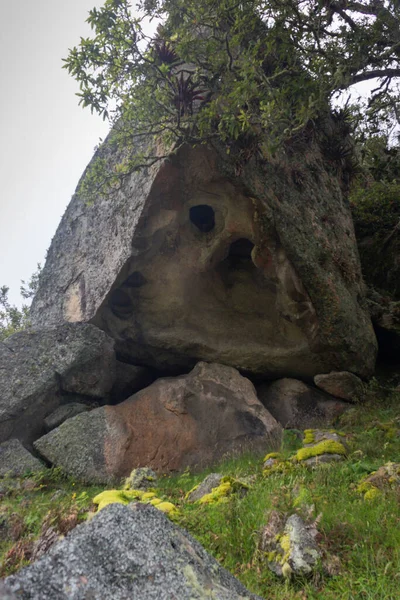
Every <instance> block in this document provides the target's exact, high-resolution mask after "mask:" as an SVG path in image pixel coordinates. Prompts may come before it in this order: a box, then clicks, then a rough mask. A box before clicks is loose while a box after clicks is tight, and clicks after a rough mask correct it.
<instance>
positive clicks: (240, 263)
mask: <svg viewBox="0 0 400 600" xmlns="http://www.w3.org/2000/svg"><path fill="white" fill-rule="evenodd" d="M253 248H254V244H253V242H251V241H250V240H248V239H247V238H240V239H239V240H236V242H232V244H231V245H230V248H229V254H228V256H227V259H226V260H227V261H228V263H229V266H230V267H231V268H232V269H240V268H248V267H249V266H250V265H251V266H253V261H252V258H251V253H252V251H253Z"/></svg>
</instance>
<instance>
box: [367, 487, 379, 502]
mask: <svg viewBox="0 0 400 600" xmlns="http://www.w3.org/2000/svg"><path fill="white" fill-rule="evenodd" d="M381 496H382V492H381V490H379V489H378V488H377V487H374V486H372V487H371V488H370V489H369V490H368V491H367V492H365V494H364V500H368V501H369V502H371V501H372V500H376V499H377V498H380V497H381Z"/></svg>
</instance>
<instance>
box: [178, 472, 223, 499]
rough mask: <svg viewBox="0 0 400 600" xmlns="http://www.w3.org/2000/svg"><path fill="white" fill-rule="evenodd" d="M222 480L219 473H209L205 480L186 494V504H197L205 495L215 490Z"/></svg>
mask: <svg viewBox="0 0 400 600" xmlns="http://www.w3.org/2000/svg"><path fill="white" fill-rule="evenodd" d="M222 479H223V475H221V473H210V474H209V475H207V477H206V478H205V479H203V481H202V482H201V483H200V484H199V485H196V487H195V488H194V489H193V490H190V492H189V493H188V494H187V497H186V500H187V501H188V502H197V501H198V500H200V499H201V498H203V496H205V495H206V494H210V493H211V492H212V491H213V489H215V488H217V487H218V486H219V484H220V483H221V481H222Z"/></svg>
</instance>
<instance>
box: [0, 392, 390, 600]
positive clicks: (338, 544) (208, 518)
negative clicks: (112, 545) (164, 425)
mask: <svg viewBox="0 0 400 600" xmlns="http://www.w3.org/2000/svg"><path fill="white" fill-rule="evenodd" d="M399 401H400V393H397V392H390V391H385V389H383V388H381V387H380V386H379V384H377V382H374V383H373V385H372V386H371V389H370V390H369V400H368V402H367V403H366V404H364V405H355V406H354V407H353V408H351V409H350V410H349V411H348V412H346V413H345V414H344V415H343V416H342V418H341V420H340V423H338V425H339V426H340V431H341V433H342V434H344V436H343V439H345V440H346V444H347V445H348V447H349V451H348V454H347V458H346V460H345V461H343V462H341V463H333V464H328V465H320V466H319V467H318V468H316V469H308V468H306V467H305V466H303V465H302V464H301V463H299V462H297V461H292V460H289V459H290V457H292V456H293V455H294V454H295V453H296V451H297V449H298V448H299V445H300V442H299V435H298V432H296V431H286V432H285V436H284V442H283V446H282V449H281V454H280V455H279V457H277V458H278V459H281V460H282V461H284V460H285V459H286V463H285V464H286V465H290V468H289V466H287V468H286V469H284V470H282V471H281V472H279V471H276V472H272V473H270V474H269V475H268V477H266V476H265V475H264V474H263V458H265V457H263V456H254V455H247V456H242V457H240V458H231V459H229V460H226V461H224V462H223V463H222V464H221V465H219V466H217V467H215V468H214V469H213V471H218V472H220V473H221V474H223V475H225V476H226V477H230V478H232V480H238V481H241V480H242V481H244V482H245V483H246V484H247V485H248V486H249V488H248V491H247V493H246V494H244V495H243V494H239V493H237V494H236V493H233V494H231V495H230V496H229V497H227V498H225V500H224V502H214V503H200V502H196V503H190V502H188V501H187V500H186V496H187V493H188V492H189V491H190V490H191V489H192V488H193V487H194V486H196V485H197V484H199V483H200V482H201V481H202V480H203V479H204V477H205V476H206V475H207V474H208V473H209V472H211V470H210V469H209V470H208V471H207V472H203V473H197V474H192V473H190V472H189V471H186V472H184V473H182V474H180V475H176V476H164V477H161V478H160V479H159V480H158V481H157V483H156V488H155V489H154V491H155V492H156V494H157V497H158V498H160V499H163V500H164V501H168V502H172V503H173V504H174V505H176V506H177V508H178V509H179V512H178V513H175V514H174V516H173V519H174V520H175V521H176V522H177V523H178V524H179V525H180V526H183V527H185V528H186V529H188V530H189V531H190V533H192V535H194V537H196V538H197V539H198V540H199V541H200V542H201V543H202V544H203V545H204V547H205V548H206V549H207V550H208V551H209V552H211V554H213V555H214V556H215V557H216V558H217V559H218V560H219V561H220V562H221V563H222V564H223V565H224V566H225V567H226V568H227V569H229V570H230V571H231V572H232V573H234V574H235V575H236V576H237V577H238V578H239V579H240V580H241V581H242V582H243V583H244V584H245V585H246V586H247V587H248V588H249V589H250V590H252V591H254V592H256V593H258V594H259V595H260V596H261V597H264V598H268V600H283V599H284V600H291V599H293V600H294V599H295V598H297V599H299V598H300V599H307V600H311V599H314V598H315V599H317V598H318V599H323V600H336V599H337V598H341V599H348V600H352V599H354V600H355V599H359V598H368V599H376V600H378V599H379V600H381V599H382V598H385V599H388V600H390V599H393V600H394V599H395V598H396V597H397V593H398V586H399V578H400V572H399V569H398V565H399V564H400V527H399V525H400V516H399V502H400V490H399V488H398V486H392V487H387V488H385V489H383V490H380V492H379V494H376V495H375V497H374V498H365V494H362V493H360V491H359V486H360V483H362V481H363V480H364V479H365V477H366V476H367V475H368V474H370V473H371V472H373V471H376V470H377V469H378V468H379V467H380V466H382V465H384V464H386V463H388V462H389V461H392V462H400V409H399V406H400V404H399ZM101 491H103V490H102V488H100V487H99V486H90V487H88V486H85V485H82V484H80V483H78V482H76V481H73V480H72V479H70V478H65V477H63V475H62V473H61V472H60V471H59V470H52V471H49V472H48V473H47V474H45V475H41V476H37V477H35V478H29V479H25V480H22V483H21V485H20V487H19V488H16V489H14V491H10V492H9V493H7V494H6V495H5V496H4V497H3V499H2V509H1V524H0V529H1V532H2V535H1V542H0V548H1V552H2V554H3V564H2V574H3V575H5V574H8V573H11V572H13V571H15V570H16V569H17V568H19V567H20V566H22V565H24V564H26V563H27V562H28V561H29V560H30V558H31V557H32V553H33V552H34V549H35V548H37V547H41V545H43V539H46V532H48V530H49V527H52V528H54V530H55V531H56V532H57V535H59V534H66V533H67V532H68V530H70V529H71V528H72V527H73V526H75V525H76V524H77V523H80V522H82V521H84V520H85V519H86V518H87V516H88V514H89V513H91V512H94V511H95V510H96V507H95V506H94V505H93V503H92V500H93V498H94V497H95V496H96V495H97V494H98V493H99V492H101ZM272 509H273V510H275V511H278V512H279V513H281V514H292V513H294V512H299V513H300V514H301V515H302V516H303V517H306V518H309V519H313V520H315V519H316V518H317V517H318V515H320V516H319V517H318V530H319V532H320V535H319V544H320V546H321V548H322V550H323V553H324V556H325V557H326V561H325V566H324V568H322V566H321V568H320V569H319V570H318V571H317V573H316V574H315V575H314V576H313V577H312V578H311V579H309V580H291V581H288V582H286V583H285V582H283V581H282V579H280V578H279V577H277V576H276V575H274V574H273V573H272V572H271V571H270V570H269V568H268V566H267V561H266V557H265V556H263V554H262V552H260V550H259V549H258V539H259V532H260V529H261V527H263V526H264V525H265V524H266V520H267V518H268V514H269V511H271V510H272ZM50 537H51V536H50ZM38 539H39V540H42V541H41V542H38V543H36V545H35V544H34V541H35V540H38Z"/></svg>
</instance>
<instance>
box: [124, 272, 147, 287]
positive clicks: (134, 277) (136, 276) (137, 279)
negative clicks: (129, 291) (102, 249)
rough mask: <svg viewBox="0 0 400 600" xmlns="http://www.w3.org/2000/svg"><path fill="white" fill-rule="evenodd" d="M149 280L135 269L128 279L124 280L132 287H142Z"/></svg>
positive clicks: (125, 283)
mask: <svg viewBox="0 0 400 600" xmlns="http://www.w3.org/2000/svg"><path fill="white" fill-rule="evenodd" d="M146 282H147V280H146V278H145V277H144V276H143V275H142V273H140V271H135V272H134V273H131V275H129V277H128V278H127V279H125V281H124V285H126V286H127V287H131V288H139V287H142V285H144V284H145V283H146Z"/></svg>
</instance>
